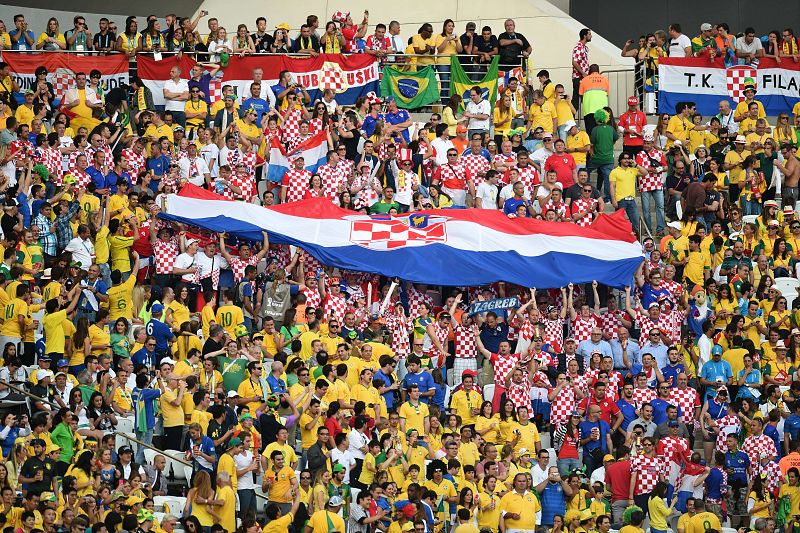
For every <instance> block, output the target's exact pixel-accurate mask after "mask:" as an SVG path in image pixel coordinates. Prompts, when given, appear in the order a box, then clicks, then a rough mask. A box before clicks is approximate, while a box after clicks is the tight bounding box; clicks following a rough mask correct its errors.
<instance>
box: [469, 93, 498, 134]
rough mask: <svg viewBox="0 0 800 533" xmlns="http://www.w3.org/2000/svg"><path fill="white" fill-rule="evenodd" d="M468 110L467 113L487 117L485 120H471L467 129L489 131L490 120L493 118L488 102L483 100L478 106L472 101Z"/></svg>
mask: <svg viewBox="0 0 800 533" xmlns="http://www.w3.org/2000/svg"><path fill="white" fill-rule="evenodd" d="M466 109H467V112H469V113H472V114H473V115H486V119H485V120H480V119H477V118H471V119H469V124H468V126H467V129H470V130H486V131H489V119H490V118H491V117H492V109H491V107H490V106H489V102H488V101H487V100H481V101H480V102H478V103H477V104H476V103H475V102H473V101H472V100H470V101H469V103H468V104H467V108H466Z"/></svg>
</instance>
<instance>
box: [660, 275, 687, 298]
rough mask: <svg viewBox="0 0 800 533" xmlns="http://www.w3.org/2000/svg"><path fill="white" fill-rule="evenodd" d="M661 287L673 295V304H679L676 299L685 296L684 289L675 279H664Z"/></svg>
mask: <svg viewBox="0 0 800 533" xmlns="http://www.w3.org/2000/svg"><path fill="white" fill-rule="evenodd" d="M661 287H663V288H665V289H667V290H668V291H669V293H670V294H671V295H672V301H673V302H677V300H676V298H678V297H679V296H680V295H681V294H683V287H681V284H680V283H678V282H677V281H675V280H674V279H662V280H661Z"/></svg>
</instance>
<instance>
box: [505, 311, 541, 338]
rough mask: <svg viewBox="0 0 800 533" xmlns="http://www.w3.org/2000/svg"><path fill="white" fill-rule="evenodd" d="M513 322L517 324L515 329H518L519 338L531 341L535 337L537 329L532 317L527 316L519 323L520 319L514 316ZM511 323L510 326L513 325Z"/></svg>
mask: <svg viewBox="0 0 800 533" xmlns="http://www.w3.org/2000/svg"><path fill="white" fill-rule="evenodd" d="M512 324H513V325H514V326H515V328H514V329H516V330H517V336H518V338H520V339H522V340H524V341H529V340H531V339H532V338H533V336H534V334H535V333H536V331H537V328H536V324H534V323H533V322H531V321H530V319H528V318H526V319H525V321H524V322H522V324H519V321H518V320H517V319H516V317H514V321H513V322H512ZM512 324H509V327H510V326H511V325H512Z"/></svg>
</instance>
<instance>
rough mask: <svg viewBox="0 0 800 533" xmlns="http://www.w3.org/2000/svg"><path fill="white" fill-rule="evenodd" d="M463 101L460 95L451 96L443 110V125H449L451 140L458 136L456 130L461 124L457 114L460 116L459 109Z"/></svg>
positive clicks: (448, 131)
mask: <svg viewBox="0 0 800 533" xmlns="http://www.w3.org/2000/svg"><path fill="white" fill-rule="evenodd" d="M462 100H463V99H462V98H461V95H460V94H451V95H450V98H449V99H448V100H447V105H446V106H445V107H444V109H443V110H442V124H447V134H448V135H449V136H450V137H451V138H452V137H455V136H456V128H457V127H458V123H459V120H458V119H457V118H456V114H458V108H459V106H461V101H462Z"/></svg>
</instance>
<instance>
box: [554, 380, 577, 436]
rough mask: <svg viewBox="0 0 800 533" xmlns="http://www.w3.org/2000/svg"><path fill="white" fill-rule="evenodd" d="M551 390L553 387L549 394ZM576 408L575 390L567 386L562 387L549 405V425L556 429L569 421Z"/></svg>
mask: <svg viewBox="0 0 800 533" xmlns="http://www.w3.org/2000/svg"><path fill="white" fill-rule="evenodd" d="M553 390H555V387H551V388H550V391H551V392H552V391H553ZM576 406H577V402H576V401H575V390H574V389H573V388H572V387H569V386H567V387H564V388H563V389H561V391H559V393H558V394H557V395H556V397H555V398H553V401H552V402H551V403H550V423H551V424H553V425H555V426H556V427H558V425H559V424H561V423H563V422H567V421H569V416H570V414H572V411H574V410H575V407H576Z"/></svg>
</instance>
